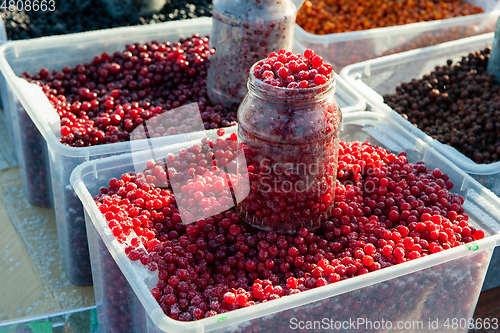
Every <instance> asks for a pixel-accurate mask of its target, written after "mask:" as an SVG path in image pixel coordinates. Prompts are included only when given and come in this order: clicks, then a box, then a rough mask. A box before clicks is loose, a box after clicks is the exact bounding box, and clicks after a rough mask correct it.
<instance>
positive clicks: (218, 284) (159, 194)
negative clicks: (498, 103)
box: [71, 112, 500, 332]
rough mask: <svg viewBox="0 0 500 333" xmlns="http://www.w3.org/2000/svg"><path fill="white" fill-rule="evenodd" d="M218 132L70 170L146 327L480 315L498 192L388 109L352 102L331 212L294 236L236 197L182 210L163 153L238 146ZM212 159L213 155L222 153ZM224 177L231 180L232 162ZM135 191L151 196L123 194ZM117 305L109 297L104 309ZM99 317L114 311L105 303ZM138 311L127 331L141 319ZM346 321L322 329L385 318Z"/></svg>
mask: <svg viewBox="0 0 500 333" xmlns="http://www.w3.org/2000/svg"><path fill="white" fill-rule="evenodd" d="M212 134H213V133H210V136H209V139H208V140H207V139H201V140H200V139H197V140H192V141H191V140H190V138H189V137H187V138H185V139H182V138H181V137H177V138H178V139H179V143H178V144H176V145H171V146H163V147H162V148H159V149H155V150H154V153H155V157H156V160H150V158H151V156H152V154H151V152H139V153H135V154H126V155H121V156H115V157H112V158H107V159H101V160H95V161H90V162H86V163H84V164H82V165H80V166H78V167H77V168H76V169H75V170H74V172H73V174H72V176H71V182H72V185H73V186H74V188H75V190H76V192H77V193H78V196H79V198H80V199H81V200H82V202H83V204H84V206H85V210H86V214H87V215H86V223H87V227H88V229H89V230H91V229H92V228H95V229H96V230H95V231H94V232H90V231H89V244H90V247H91V248H92V249H98V248H99V247H98V242H100V241H101V240H102V241H104V243H105V244H106V248H107V250H106V249H102V248H101V250H102V252H101V254H100V256H101V257H106V256H109V254H108V253H107V251H109V252H110V253H111V256H112V257H113V258H114V260H115V261H116V263H117V265H118V267H119V268H120V271H121V273H122V274H123V275H124V276H125V278H126V280H127V281H128V283H129V284H130V286H131V288H132V290H133V291H134V294H135V295H136V296H137V297H138V298H139V300H140V304H138V303H133V302H131V299H133V297H132V296H130V294H128V293H127V290H129V289H128V287H125V289H124V293H123V297H124V300H123V302H124V304H131V305H130V310H129V311H130V312H128V313H129V314H131V313H132V314H133V313H136V312H137V313H139V314H142V313H143V312H142V311H144V310H145V311H146V313H147V314H148V316H147V329H148V331H151V332H181V331H193V332H236V331H238V332H267V331H271V330H276V331H277V332H288V331H290V328H291V327H293V325H298V324H299V322H300V323H303V324H304V325H305V323H306V322H307V321H323V320H324V319H323V318H326V322H328V325H330V324H331V325H335V323H336V322H343V321H346V320H347V321H349V320H350V319H351V320H355V318H365V319H366V320H367V321H368V320H369V321H371V322H375V321H377V322H379V323H380V322H381V321H385V322H391V323H397V322H404V321H407V320H409V321H422V323H423V324H424V325H428V321H429V320H435V319H436V318H438V319H440V321H441V322H443V321H444V319H443V318H471V317H472V315H473V312H474V308H475V305H476V302H477V298H478V296H479V293H480V290H481V286H482V284H483V281H484V277H485V274H486V271H487V268H488V264H489V262H490V259H491V255H492V252H493V248H494V247H495V246H496V245H497V244H500V234H499V232H500V218H499V216H500V211H499V207H500V199H499V198H498V197H496V196H495V195H493V194H492V193H491V192H490V191H487V190H485V189H484V187H483V186H482V185H481V184H479V183H478V182H477V181H475V180H474V179H472V178H471V177H470V176H468V175H467V174H466V173H464V172H463V171H461V170H460V169H458V168H457V167H456V166H455V165H453V164H452V163H450V161H449V160H447V159H446V158H444V157H443V156H442V155H441V154H439V153H438V152H437V151H436V150H435V149H433V148H431V147H429V146H428V145H427V144H426V143H424V142H422V141H421V140H419V139H417V137H415V136H414V135H412V134H410V133H408V132H407V131H405V130H404V129H401V128H400V127H399V126H397V124H394V123H393V121H392V119H391V118H389V117H387V116H385V115H382V114H377V113H373V112H358V113H350V114H347V115H345V117H344V123H343V128H342V131H341V144H340V151H339V172H338V182H337V186H336V190H335V193H336V200H335V209H334V211H333V218H332V220H331V221H327V222H324V223H323V225H322V226H321V227H320V228H319V229H316V230H311V231H309V230H307V229H305V228H300V229H299V230H298V232H297V234H295V235H288V236H285V235H278V234H276V233H273V232H264V231H262V230H260V231H259V230H254V229H252V228H251V227H249V226H248V225H245V224H244V223H243V222H241V221H240V220H239V217H238V214H237V213H236V209H235V208H234V207H233V208H231V209H229V210H228V211H226V212H223V213H220V214H216V215H214V216H212V217H208V218H206V219H202V220H199V221H197V222H195V223H193V224H187V225H185V224H183V223H182V222H181V221H182V217H181V215H180V212H179V210H178V209H177V208H176V207H177V200H176V199H177V197H176V196H175V197H174V195H173V194H172V188H169V186H168V185H169V183H168V182H167V183H165V181H164V180H162V179H164V177H162V176H161V170H162V168H165V162H164V161H165V160H166V161H170V162H166V163H170V164H169V166H168V168H169V169H168V170H169V175H170V174H171V172H174V174H177V173H178V171H181V169H182V170H183V168H184V167H182V166H181V165H182V161H183V159H185V158H189V157H188V156H189V155H190V154H191V153H193V152H194V151H196V152H199V151H200V149H201V152H202V153H205V154H209V152H210V149H211V148H210V147H221V146H224V147H226V148H225V149H226V150H228V151H231V152H232V153H233V155H234V156H236V155H237V154H235V152H236V149H238V148H237V147H238V145H237V144H236V145H234V144H232V143H231V142H236V140H237V135H236V133H235V128H230V129H228V130H227V131H226V133H225V134H224V133H221V132H219V133H218V135H222V137H220V138H214V136H213V135H212ZM221 142H225V144H224V143H221ZM232 150H235V151H232ZM186 153H187V154H186ZM165 158H166V159H165ZM164 159H165V160H164ZM172 161H173V162H172ZM200 161H201V160H200ZM216 161H217V164H216V165H215V166H216V167H217V165H218V163H220V162H221V157H219V158H218V159H217V158H216ZM174 162H179V163H177V164H174ZM233 162H235V161H233V160H231V161H229V165H230V164H231V163H233ZM224 164H226V163H224ZM193 168H194V169H196V168H195V167H194V166H193ZM124 169H128V172H126V173H124ZM177 169H178V170H177ZM141 170H142V172H141ZM214 170H215V169H214ZM221 170H222V169H221ZM191 176H192V177H194V178H192V180H193V181H194V180H195V179H198V180H199V178H196V177H197V176H196V174H194V175H191ZM191 176H190V177H191ZM190 177H188V178H189V179H191V178H190ZM217 177H221V178H222V179H224V178H225V179H229V180H231V179H237V177H231V175H224V172H222V173H217ZM189 179H188V180H187V188H189V186H190V184H191V183H190V181H189ZM184 180H186V179H184ZM198 180H197V181H198ZM206 181H207V183H206V184H207V186H208V184H211V182H213V181H215V178H212V179H210V180H208V179H207V180H206ZM209 182H210V183H209ZM192 185H193V186H197V185H196V184H195V183H192ZM233 185H234V184H233ZM437 187H439V191H437ZM120 188H125V189H129V190H130V191H131V192H127V191H125V192H127V193H125V192H123V193H122V192H120V190H119V189H120ZM205 189H206V190H208V191H211V190H212V188H211V187H210V189H207V188H205ZM139 190H140V191H139ZM202 190H203V191H205V190H204V189H202ZM139 192H141V193H142V192H144V193H143V194H139ZM174 192H175V190H174ZM118 193H120V194H118ZM136 194H139V197H143V198H147V200H148V201H150V203H149V204H148V203H147V202H145V203H144V204H145V205H147V206H148V205H149V206H151V208H152V209H149V208H148V209H142V210H140V209H139V210H137V209H136V208H134V205H132V206H130V205H127V203H132V201H133V200H132V201H130V200H129V198H130V199H132V198H133V197H134V196H135V195H136ZM358 197H359V199H358ZM134 202H135V201H134ZM141 202H142V201H141ZM137 204H140V203H139V202H138V201H137ZM235 204H236V203H235ZM145 207H146V206H145ZM154 207H156V208H154ZM146 210H147V211H148V214H146V213H145V211H146ZM143 213H144V214H143ZM124 214H125V215H124ZM138 214H140V215H138ZM127 216H128V217H127ZM132 216H136V217H135V218H132ZM92 259H93V258H92ZM92 270H93V276H94V279H95V292H96V295H101V296H99V297H101V298H102V299H110V298H111V299H114V298H113V297H121V296H120V295H121V291H120V290H119V289H114V288H105V287H104V286H106V284H107V283H106V281H97V280H98V279H102V278H103V276H104V275H103V273H102V271H104V270H106V267H103V265H100V264H99V262H98V261H97V260H94V259H93V260H92ZM113 278H114V276H113ZM117 278H118V277H117ZM119 280H120V281H122V280H121V277H120V278H119ZM98 286H101V287H98ZM450 291H453V292H450ZM96 298H98V297H96ZM103 304H104V302H103ZM107 304H108V305H110V304H109V303H107ZM121 310H122V309H121V308H119V307H118V308H117V307H112V306H111V305H110V308H109V309H103V313H105V314H108V315H116V314H118V313H119V311H121ZM126 318H128V317H126ZM100 320H103V321H105V322H106V323H108V324H110V319H109V318H108V319H106V318H105V315H104V316H103V317H102V318H100ZM106 320H107V321H106ZM130 324H131V325H132V326H131V327H128V328H127V330H128V331H141V330H143V329H144V328H143V327H139V328H138V327H135V326H133V325H135V324H134V323H133V322H130ZM394 325H395V324H394ZM425 327H428V326H425ZM350 328H352V326H350V327H349V328H345V327H344V329H343V330H342V327H341V328H340V329H339V328H335V326H332V327H330V326H327V327H326V326H321V328H320V331H325V332H327V331H332V330H336V331H341V332H359V331H360V330H359V329H360V328H363V329H364V331H365V332H381V331H383V330H381V329H380V328H373V326H372V327H371V328H370V327H364V326H361V327H356V328H355V329H350ZM107 329H108V330H109V331H111V330H112V328H107ZM362 331H363V330H362ZM451 331H452V332H466V331H467V328H453V329H452V330H451Z"/></svg>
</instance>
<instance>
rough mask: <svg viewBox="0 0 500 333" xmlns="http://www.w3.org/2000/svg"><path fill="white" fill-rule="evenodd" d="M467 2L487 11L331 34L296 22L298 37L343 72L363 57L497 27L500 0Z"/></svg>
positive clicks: (411, 47)
mask: <svg viewBox="0 0 500 333" xmlns="http://www.w3.org/2000/svg"><path fill="white" fill-rule="evenodd" d="M467 2H472V3H474V4H476V5H477V6H479V7H481V8H482V9H483V10H484V11H485V12H484V13H481V14H475V15H469V16H462V17H454V18H449V19H444V20H436V21H428V22H420V23H412V24H405V25H400V26H392V27H385V28H376V29H369V30H362V31H350V32H343V33H337V34H328V35H315V34H312V33H309V32H306V31H305V30H304V29H302V28H301V27H300V26H299V25H298V24H296V25H295V40H297V41H298V42H300V43H301V44H303V45H304V46H305V47H306V48H311V49H314V50H315V51H316V53H318V54H321V55H322V56H323V58H325V59H326V60H328V61H329V62H330V63H331V64H332V65H333V68H334V69H335V70H336V71H338V72H340V70H341V69H342V68H344V67H345V66H347V65H350V64H354V63H357V62H360V61H365V60H368V59H373V58H377V57H380V56H384V55H388V54H393V53H398V52H403V51H407V50H413V49H416V48H421V47H425V46H430V45H435V44H439V43H443V42H448V41H451V40H456V39H460V38H464V37H470V36H475V35H479V34H484V33H487V32H492V31H495V27H496V22H497V18H498V16H499V15H500V3H499V2H498V1H496V0H470V1H467Z"/></svg>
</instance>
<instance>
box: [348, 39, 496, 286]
mask: <svg viewBox="0 0 500 333" xmlns="http://www.w3.org/2000/svg"><path fill="white" fill-rule="evenodd" d="M492 40H493V33H491V34H484V35H481V36H477V37H471V38H465V39H462V40H458V41H454V42H449V43H445V44H442V45H437V46H433V47H428V48H424V49H421V50H417V51H412V52H406V53H401V54H399V55H393V56H388V57H384V58H380V59H377V60H373V61H367V62H364V63H359V64H354V65H351V66H348V67H346V68H345V69H344V70H343V71H342V72H341V75H342V76H343V77H344V78H345V79H346V80H347V81H348V82H349V83H351V85H352V86H353V87H354V88H355V89H356V90H358V91H359V92H360V93H361V94H362V95H363V96H364V97H365V98H366V100H367V104H368V105H369V107H370V108H374V109H375V110H379V111H380V112H383V113H384V114H387V115H388V116H389V117H391V118H392V119H393V120H394V121H395V122H396V123H398V124H400V125H401V126H402V127H404V128H406V129H407V130H409V131H411V132H412V133H413V134H414V135H416V136H417V137H419V138H420V139H422V140H424V141H426V142H428V143H429V144H430V145H431V146H432V147H434V148H435V149H437V150H438V151H439V152H440V153H442V154H443V155H444V156H446V157H447V158H448V159H449V160H450V161H452V162H453V163H454V164H455V165H457V166H458V167H459V168H460V169H461V170H464V171H465V172H467V173H468V174H469V175H471V176H472V177H473V178H474V179H476V180H477V181H478V182H480V183H481V184H483V185H484V186H485V187H487V188H488V189H490V190H491V191H493V192H494V193H495V194H497V195H499V194H500V154H499V153H500V137H499V134H498V133H499V132H498V119H499V118H498V116H499V111H498V110H499V108H498V100H499V97H498V95H499V86H498V84H497V83H495V82H494V80H493V77H492V76H491V75H490V74H488V73H487V71H486V66H487V62H488V59H489V45H491V42H492ZM380 78H383V81H381V80H380ZM499 266H500V255H497V254H496V253H495V254H494V256H493V260H492V264H491V268H490V270H489V273H488V277H487V280H486V282H485V286H484V288H486V289H489V288H492V287H495V286H498V285H500V279H499V278H498V274H495V272H496V273H498V267H499Z"/></svg>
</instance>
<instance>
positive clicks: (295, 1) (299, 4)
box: [292, 0, 306, 11]
mask: <svg viewBox="0 0 500 333" xmlns="http://www.w3.org/2000/svg"><path fill="white" fill-rule="evenodd" d="M305 1H306V0H292V2H293V4H294V5H295V7H297V11H299V9H300V7H302V4H303V3H304V2H305Z"/></svg>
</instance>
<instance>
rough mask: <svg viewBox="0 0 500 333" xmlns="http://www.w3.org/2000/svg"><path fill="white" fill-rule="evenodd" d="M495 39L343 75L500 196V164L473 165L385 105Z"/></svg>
mask: <svg viewBox="0 0 500 333" xmlns="http://www.w3.org/2000/svg"><path fill="white" fill-rule="evenodd" d="M493 36H494V34H493V33H489V34H484V35H481V36H476V37H470V38H464V39H461V40H458V41H453V42H449V43H444V44H441V45H436V46H431V47H427V48H423V49H419V50H413V51H409V52H405V53H401V54H395V55H391V56H387V57H383V58H378V59H373V60H369V61H365V62H362V63H359V64H354V65H350V66H348V67H346V68H345V69H343V70H342V72H341V76H342V77H343V78H344V79H345V80H346V81H347V82H348V83H350V84H351V85H352V86H353V87H354V88H355V89H356V90H357V91H358V92H359V93H361V94H362V95H363V97H365V99H366V101H367V103H368V105H369V106H370V107H372V108H373V109H375V110H376V111H379V112H383V113H385V114H387V115H388V116H390V117H391V118H393V119H394V121H395V122H397V123H398V124H400V126H403V127H404V128H405V129H406V130H408V131H410V132H411V133H413V134H414V135H416V136H417V137H418V138H420V139H422V140H424V141H425V142H427V143H429V144H430V145H431V146H433V147H434V148H436V149H437V150H438V151H439V152H440V153H441V154H443V155H444V156H446V157H447V158H448V159H450V160H451V161H452V162H453V163H454V164H455V165H457V166H458V167H459V168H460V169H462V170H464V171H465V172H467V173H468V174H469V175H471V176H472V177H473V178H475V179H476V180H478V181H479V182H480V183H481V184H483V185H484V186H485V187H486V188H488V189H490V190H492V191H493V192H494V193H495V194H497V195H500V162H496V163H491V164H478V163H475V162H473V161H472V160H471V159H469V158H468V157H466V156H465V155H464V154H462V153H460V152H459V151H458V150H456V149H455V148H453V147H451V146H448V145H445V144H442V143H440V142H439V141H437V140H435V139H432V138H431V137H430V136H428V135H427V134H425V133H424V132H423V131H421V130H420V129H418V128H417V127H415V126H414V125H413V124H412V123H410V122H409V121H408V120H405V119H404V118H403V117H402V116H401V115H399V114H398V113H397V112H396V111H394V110H392V109H391V108H390V107H389V106H387V105H386V104H384V98H383V97H382V96H383V95H385V94H390V93H393V92H395V89H396V87H397V86H398V85H400V84H401V83H403V82H409V81H411V80H412V79H414V78H421V77H422V76H423V75H424V74H427V73H430V72H431V71H433V70H434V69H435V67H436V66H443V65H445V64H446V60H448V59H452V60H453V61H454V62H455V61H459V60H461V59H462V57H463V56H466V55H467V54H469V53H470V52H472V51H478V50H481V49H484V48H485V47H486V46H488V45H491V43H492V41H493Z"/></svg>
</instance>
